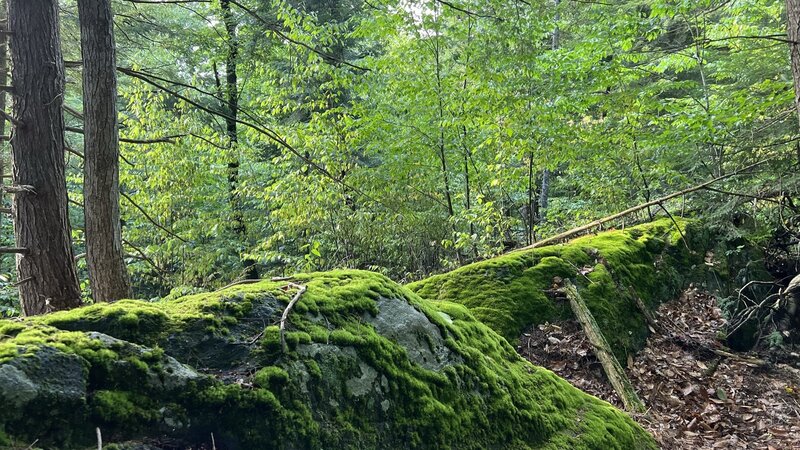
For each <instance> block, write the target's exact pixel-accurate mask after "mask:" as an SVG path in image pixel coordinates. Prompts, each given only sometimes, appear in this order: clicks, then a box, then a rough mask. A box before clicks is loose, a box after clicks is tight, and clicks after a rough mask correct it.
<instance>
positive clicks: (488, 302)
mask: <svg viewBox="0 0 800 450" xmlns="http://www.w3.org/2000/svg"><path fill="white" fill-rule="evenodd" d="M677 223H678V225H679V226H680V230H678V229H677V228H676V226H675V224H674V223H673V222H672V221H671V220H670V219H662V220H657V221H655V222H652V223H648V224H644V225H639V226H635V227H632V228H628V229H625V230H612V231H605V232H602V233H599V234H597V235H592V236H585V237H581V238H578V239H575V240H573V241H571V242H569V243H566V244H562V245H553V246H548V247H542V248H538V249H532V250H528V251H520V252H514V253H510V254H507V255H504V256H500V257H497V258H493V259H489V260H486V261H482V262H478V263H475V264H470V265H468V266H464V267H461V268H458V269H456V270H454V271H452V272H449V273H445V274H442V275H435V276H433V277H430V278H428V279H425V280H422V281H419V282H416V283H412V284H410V285H408V288H409V289H411V290H412V291H414V292H416V293H417V294H419V295H420V296H421V297H422V298H424V299H428V300H443V301H449V302H454V303H458V304H461V305H464V306H466V307H467V308H469V310H470V312H472V313H473V314H474V315H475V317H477V318H478V319H479V320H480V321H481V322H483V323H485V324H487V325H489V326H490V327H491V328H492V329H494V330H495V331H497V332H498V333H500V334H501V335H503V336H504V337H505V338H506V339H508V340H509V341H510V342H516V340H517V338H518V337H519V335H520V334H521V333H522V332H523V331H524V330H525V328H527V327H528V326H530V325H536V324H541V323H544V322H546V321H551V322H552V321H556V320H560V319H564V318H566V317H570V316H571V314H572V313H571V312H570V311H569V305H568V304H567V303H566V302H561V301H557V300H554V299H553V298H552V296H549V295H548V294H547V292H546V291H547V290H548V289H550V287H551V286H552V284H553V279H554V278H555V277H560V278H569V279H571V280H572V281H573V282H574V283H575V284H576V285H577V286H578V289H579V290H580V291H581V295H582V296H583V298H584V300H585V301H586V303H587V305H588V306H589V309H590V310H591V311H592V314H593V315H594V317H595V319H596V320H597V323H598V325H599V326H600V328H601V329H602V331H603V333H604V334H605V336H606V339H607V340H608V341H609V343H610V344H611V346H612V347H613V349H614V351H615V353H616V354H617V356H618V357H624V356H626V354H627V353H630V352H635V351H636V350H638V349H640V348H641V347H642V346H643V345H644V342H645V339H646V338H647V324H646V323H645V321H644V318H643V317H642V315H641V314H640V313H639V312H638V310H637V308H636V305H635V303H634V300H633V295H636V296H638V297H639V298H640V299H642V300H643V301H644V303H645V304H646V305H647V306H648V307H651V308H652V307H656V306H658V304H660V303H661V302H663V301H666V300H668V299H671V298H674V296H675V295H676V294H677V293H678V292H679V291H680V290H681V289H682V288H684V287H685V286H686V285H687V284H688V282H689V281H693V280H700V279H702V278H703V277H704V276H705V275H704V274H703V271H704V270H705V265H704V261H703V256H704V255H705V250H704V249H705V247H706V245H707V242H708V239H709V238H708V236H707V233H706V232H705V231H704V230H702V228H701V227H699V226H698V225H697V224H696V223H695V222H691V221H688V220H682V219H678V222H677Z"/></svg>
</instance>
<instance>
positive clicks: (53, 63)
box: [8, 0, 81, 315]
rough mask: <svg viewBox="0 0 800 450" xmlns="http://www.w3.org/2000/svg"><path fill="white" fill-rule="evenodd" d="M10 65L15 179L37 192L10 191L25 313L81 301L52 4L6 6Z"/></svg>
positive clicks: (47, 0) (30, 1) (28, 0)
mask: <svg viewBox="0 0 800 450" xmlns="http://www.w3.org/2000/svg"><path fill="white" fill-rule="evenodd" d="M8 20H9V29H10V31H11V32H12V33H13V34H12V38H11V57H12V60H13V62H14V68H13V70H12V73H11V75H12V79H13V83H14V95H13V98H14V108H13V115H14V117H15V119H16V122H17V125H15V127H14V131H13V133H12V137H11V148H12V167H13V182H14V184H16V185H28V186H32V188H33V189H34V190H35V192H25V191H23V192H19V193H16V194H14V203H13V210H14V234H15V237H16V246H17V247H23V248H26V249H28V251H27V253H25V254H18V255H17V272H18V276H19V280H20V283H21V284H20V286H19V291H20V300H21V303H22V310H23V313H24V314H26V315H33V314H42V313H45V312H48V311H51V310H59V309H69V308H73V307H76V306H80V304H81V296H80V289H79V288H78V277H77V275H76V272H75V262H74V260H73V251H72V242H71V239H70V224H69V215H68V211H67V185H66V179H65V176H64V113H63V111H62V105H63V103H64V63H63V57H62V55H61V44H60V41H59V28H58V26H59V24H58V1H57V0H10V1H9V2H8Z"/></svg>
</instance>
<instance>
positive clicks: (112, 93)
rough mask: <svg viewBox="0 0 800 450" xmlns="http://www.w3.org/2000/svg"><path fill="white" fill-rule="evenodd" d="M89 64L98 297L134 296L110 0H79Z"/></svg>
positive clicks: (92, 243) (88, 134) (88, 179)
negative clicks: (123, 209) (122, 197)
mask: <svg viewBox="0 0 800 450" xmlns="http://www.w3.org/2000/svg"><path fill="white" fill-rule="evenodd" d="M78 14H79V18H80V27H81V56H82V61H83V115H84V128H83V130H84V136H83V154H84V157H85V160H84V166H83V197H84V220H85V224H86V225H85V226H86V263H87V265H88V268H89V283H90V286H91V287H92V298H94V300H95V301H97V302H110V301H114V300H119V299H122V298H128V297H130V296H131V292H130V281H129V279H128V270H127V267H126V266H125V260H124V251H123V248H122V225H121V222H120V210H119V124H118V119H117V75H116V67H117V65H116V54H115V48H114V19H113V15H112V13H111V3H110V1H109V0H78Z"/></svg>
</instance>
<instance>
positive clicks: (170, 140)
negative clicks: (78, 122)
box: [65, 127, 186, 144]
mask: <svg viewBox="0 0 800 450" xmlns="http://www.w3.org/2000/svg"><path fill="white" fill-rule="evenodd" d="M65 130H67V131H69V132H71V133H78V134H83V129H81V128H76V127H66V128H65ZM185 136H186V135H185V134H173V135H170V136H162V137H158V138H153V139H130V138H124V137H120V138H119V141H120V142H125V143H128V144H174V143H175V141H174V139H177V138H181V137H185Z"/></svg>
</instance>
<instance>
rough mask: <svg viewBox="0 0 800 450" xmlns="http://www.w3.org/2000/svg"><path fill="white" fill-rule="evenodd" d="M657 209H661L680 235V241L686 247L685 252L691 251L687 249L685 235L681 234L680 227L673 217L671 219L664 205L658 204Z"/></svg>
mask: <svg viewBox="0 0 800 450" xmlns="http://www.w3.org/2000/svg"><path fill="white" fill-rule="evenodd" d="M658 207H659V208H661V209H662V210H663V211H664V212H665V213H667V216H668V217H669V220H671V221H672V224H673V225H675V228H676V229H677V230H678V233H680V234H681V240H682V241H683V245H684V246H686V250H691V249H690V248H689V243H688V242H687V241H686V235H684V234H683V230H682V229H681V226H680V225H678V222H677V221H676V220H675V218H674V217H672V214H671V213H670V212H669V211H668V210H667V208H666V207H665V206H664V203H659V204H658Z"/></svg>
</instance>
